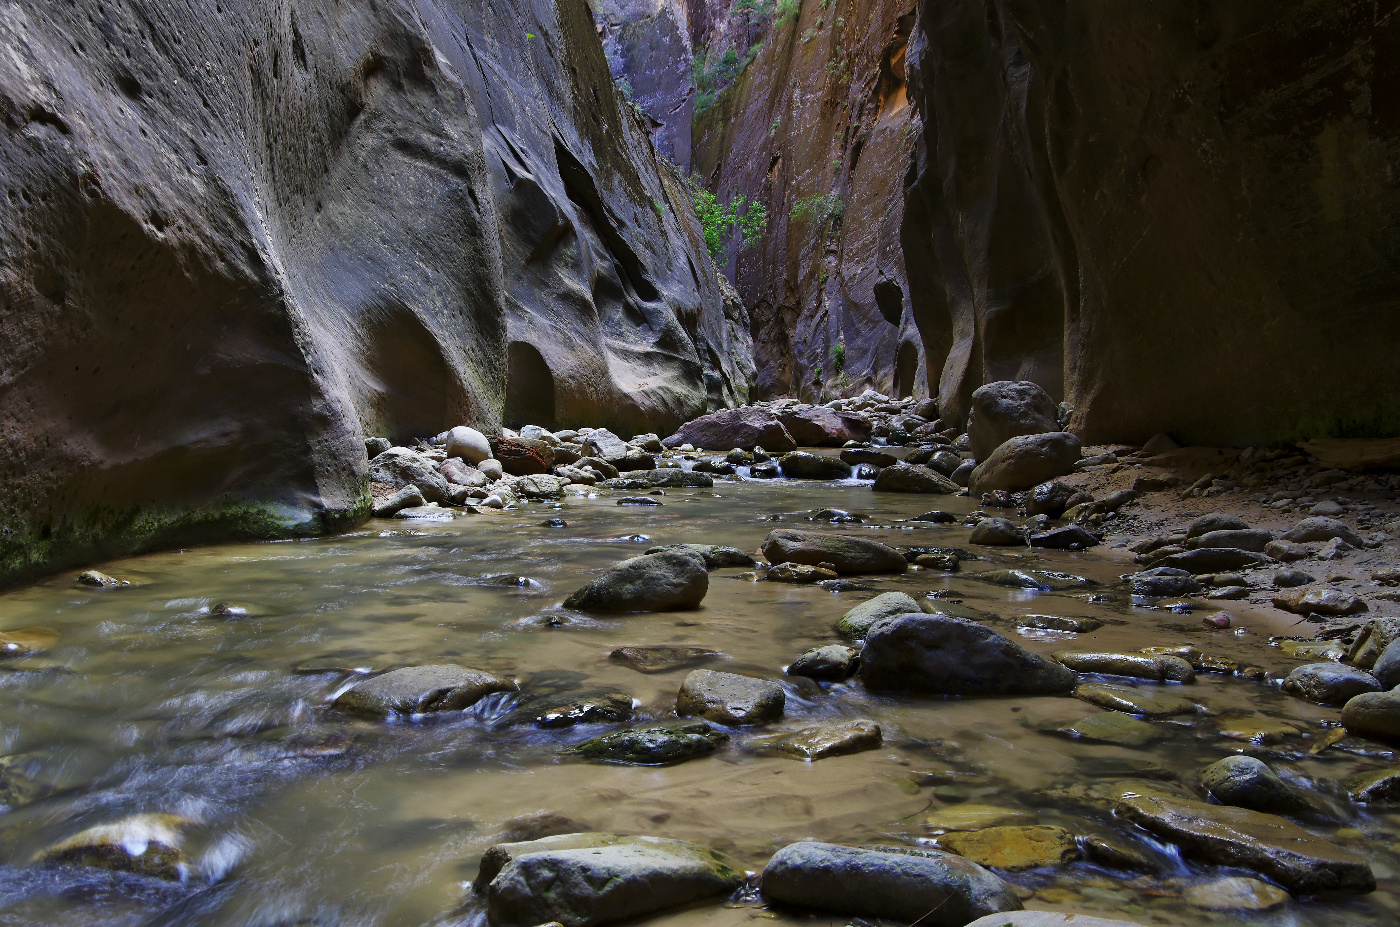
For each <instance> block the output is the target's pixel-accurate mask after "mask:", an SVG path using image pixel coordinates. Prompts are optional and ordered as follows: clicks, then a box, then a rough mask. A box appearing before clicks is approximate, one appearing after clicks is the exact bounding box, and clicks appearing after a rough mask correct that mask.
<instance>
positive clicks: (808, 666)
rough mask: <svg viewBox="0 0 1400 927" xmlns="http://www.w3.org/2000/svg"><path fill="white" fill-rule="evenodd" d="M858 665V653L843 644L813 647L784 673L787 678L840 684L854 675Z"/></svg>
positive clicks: (793, 662)
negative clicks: (804, 677)
mask: <svg viewBox="0 0 1400 927" xmlns="http://www.w3.org/2000/svg"><path fill="white" fill-rule="evenodd" d="M859 665H860V651H859V650H856V649H855V648H853V647H847V646H845V645H844V644H827V645H826V646H825V647H813V648H812V649H811V650H808V651H807V652H806V653H803V654H802V655H800V656H799V657H798V658H797V659H796V660H793V661H792V663H790V664H789V665H788V667H787V669H786V670H784V672H786V673H787V674H788V675H789V676H806V677H807V678H808V679H819V680H822V681H825V682H841V681H843V680H846V679H850V678H851V677H852V676H854V675H855V672H856V667H858V666H859Z"/></svg>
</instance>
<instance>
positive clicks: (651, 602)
mask: <svg viewBox="0 0 1400 927" xmlns="http://www.w3.org/2000/svg"><path fill="white" fill-rule="evenodd" d="M709 589H710V574H709V571H708V569H707V568H706V566H705V558H704V557H703V556H702V555H701V554H698V553H696V552H695V551H693V550H672V551H667V552H665V553H660V554H646V555H643V556H641V557H633V558H632V559H631V560H624V561H622V562H621V563H619V564H617V565H616V566H614V567H613V568H612V569H610V570H608V571H607V572H606V573H604V574H603V575H602V576H600V577H598V578H597V579H595V580H593V581H592V582H590V583H589V584H588V585H586V586H584V587H583V588H582V589H580V590H578V591H577V592H575V593H574V594H573V595H571V596H569V597H568V598H567V599H565V600H564V607H565V608H575V609H578V610H580V611H585V612H610V613H618V612H665V611H684V610H687V609H693V608H698V607H699V606H700V602H701V601H702V600H703V599H704V598H705V594H706V593H707V592H709Z"/></svg>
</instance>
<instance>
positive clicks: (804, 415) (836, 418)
mask: <svg viewBox="0 0 1400 927" xmlns="http://www.w3.org/2000/svg"><path fill="white" fill-rule="evenodd" d="M777 416H778V421H780V422H782V423H783V427H784V428H786V429H787V430H788V434H790V435H792V440H793V441H795V442H796V443H797V444H798V445H800V446H802V447H840V446H841V445H843V444H845V443H846V442H847V441H864V440H866V439H867V438H869V437H870V422H869V420H867V419H866V418H865V416H863V415H860V414H858V413H854V412H844V411H839V410H837V409H832V408H829V407H827V406H811V405H803V406H797V407H792V408H787V409H782V410H779V411H778V412H777ZM767 446H769V445H765V447H767Z"/></svg>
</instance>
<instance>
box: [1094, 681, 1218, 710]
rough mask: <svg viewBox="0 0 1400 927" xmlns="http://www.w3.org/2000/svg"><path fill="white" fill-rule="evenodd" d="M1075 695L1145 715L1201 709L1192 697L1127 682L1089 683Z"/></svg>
mask: <svg viewBox="0 0 1400 927" xmlns="http://www.w3.org/2000/svg"><path fill="white" fill-rule="evenodd" d="M1074 697H1075V698H1078V699H1082V700H1084V701H1086V702H1088V703H1089V704H1091V705H1097V706H1098V707H1099V708H1105V709H1108V710H1109V711H1121V712H1125V713H1127V714H1133V715H1141V716H1142V717H1145V718H1170V717H1174V716H1176V715H1193V714H1196V713H1198V712H1200V710H1201V706H1200V705H1197V704H1196V703H1195V702H1193V701H1191V700H1190V699H1186V698H1180V697H1178V696H1174V695H1167V694H1164V693H1157V692H1150V691H1144V690H1142V689H1133V688H1129V687H1128V686H1110V685H1101V684H1090V685H1084V686H1079V687H1078V688H1077V689H1075V690H1074Z"/></svg>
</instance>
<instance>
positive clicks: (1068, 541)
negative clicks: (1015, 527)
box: [1026, 525, 1100, 550]
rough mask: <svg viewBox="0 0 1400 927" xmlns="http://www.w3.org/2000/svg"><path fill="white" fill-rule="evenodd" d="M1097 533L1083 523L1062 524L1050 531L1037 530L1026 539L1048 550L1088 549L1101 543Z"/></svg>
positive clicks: (1029, 542)
mask: <svg viewBox="0 0 1400 927" xmlns="http://www.w3.org/2000/svg"><path fill="white" fill-rule="evenodd" d="M1099 542H1100V539H1099V536H1098V535H1097V534H1094V533H1093V532H1092V531H1089V530H1088V529H1086V528H1084V527H1082V526H1081V525H1060V526H1059V527H1057V528H1051V529H1049V530H1048V531H1036V532H1033V533H1032V534H1031V536H1030V537H1029V538H1027V539H1026V543H1027V544H1029V545H1030V546H1031V547H1040V548H1045V549H1048V550H1086V549H1088V548H1090V547H1095V546H1097V545H1098V544H1099Z"/></svg>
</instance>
